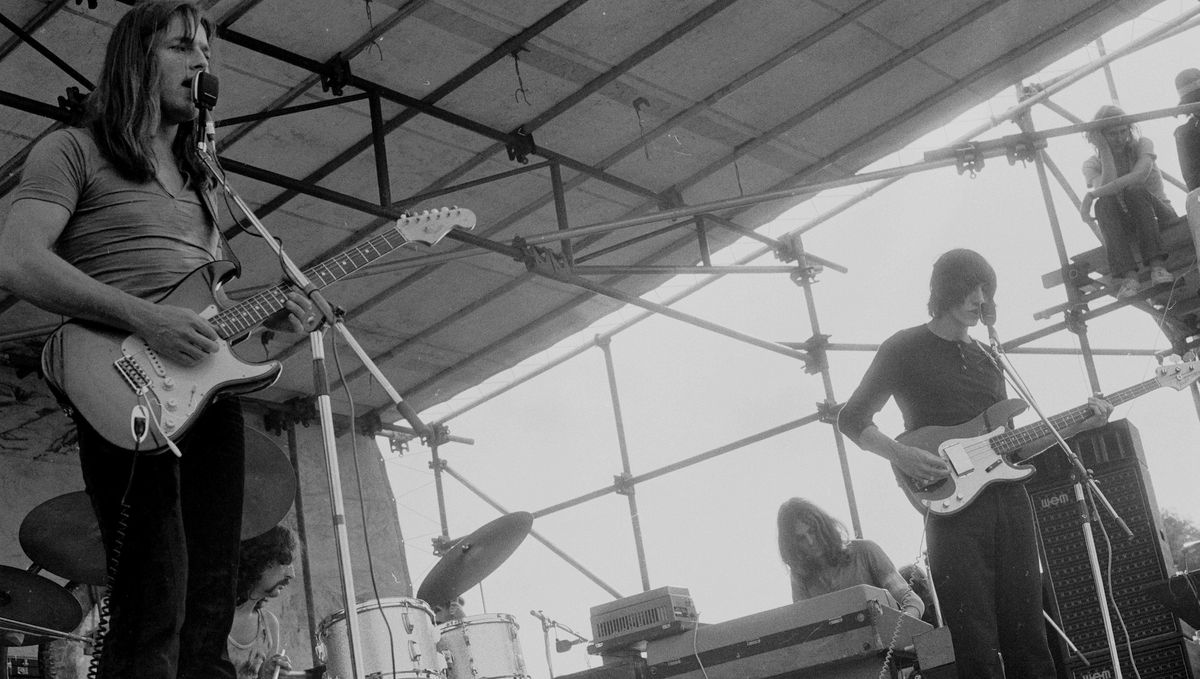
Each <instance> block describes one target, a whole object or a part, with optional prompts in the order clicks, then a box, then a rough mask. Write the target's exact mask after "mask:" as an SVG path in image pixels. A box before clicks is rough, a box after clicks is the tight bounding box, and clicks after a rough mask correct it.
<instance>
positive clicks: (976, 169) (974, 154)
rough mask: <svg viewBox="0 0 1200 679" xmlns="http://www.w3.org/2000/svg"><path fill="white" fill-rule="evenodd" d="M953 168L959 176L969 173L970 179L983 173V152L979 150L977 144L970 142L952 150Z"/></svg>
mask: <svg viewBox="0 0 1200 679" xmlns="http://www.w3.org/2000/svg"><path fill="white" fill-rule="evenodd" d="M954 167H955V168H957V169H958V173H959V174H963V173H964V172H969V173H970V174H971V179H974V178H975V176H976V175H978V174H979V173H980V172H981V171H983V151H981V150H980V148H979V144H977V143H975V142H971V143H969V144H966V145H965V146H960V147H958V148H956V149H954Z"/></svg>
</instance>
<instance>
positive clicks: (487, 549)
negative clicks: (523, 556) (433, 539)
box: [417, 512, 533, 606]
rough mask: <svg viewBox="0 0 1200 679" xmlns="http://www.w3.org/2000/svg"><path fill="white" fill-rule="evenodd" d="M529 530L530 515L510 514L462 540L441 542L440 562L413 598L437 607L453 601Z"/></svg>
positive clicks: (514, 547) (509, 552)
mask: <svg viewBox="0 0 1200 679" xmlns="http://www.w3.org/2000/svg"><path fill="white" fill-rule="evenodd" d="M532 527H533V514H530V513H529V512H513V513H511V514H505V515H504V516H501V517H500V518H498V519H494V520H492V521H490V522H488V523H486V524H484V525H483V526H481V527H479V528H478V529H476V530H475V531H474V532H473V533H471V534H470V535H468V536H466V537H464V538H459V539H458V540H453V541H445V542H446V546H445V547H444V548H443V553H442V558H441V559H440V560H439V561H438V562H437V563H436V564H434V566H433V569H432V570H430V571H429V575H426V576H425V580H423V581H422V582H421V586H420V588H418V590H417V598H418V599H420V600H421V601H428V602H430V603H432V604H435V605H439V606H440V605H443V604H445V603H447V602H449V601H453V600H454V599H455V598H457V597H458V596H459V595H460V594H462V593H463V592H466V591H467V590H469V589H471V588H472V587H474V586H475V585H477V584H479V583H480V582H482V581H483V579H484V578H486V577H487V576H488V575H490V574H491V573H492V572H493V571H495V570H496V569H497V568H499V567H500V564H502V563H504V561H505V559H507V558H508V557H510V556H512V553H513V552H515V551H517V547H519V546H520V545H521V542H522V541H523V540H524V539H525V536H527V535H529V530H530V529H531V528H532Z"/></svg>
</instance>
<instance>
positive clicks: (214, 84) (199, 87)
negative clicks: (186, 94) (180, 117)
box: [192, 71, 221, 110]
mask: <svg viewBox="0 0 1200 679" xmlns="http://www.w3.org/2000/svg"><path fill="white" fill-rule="evenodd" d="M220 92H221V83H220V82H219V81H218V80H217V76H215V75H213V74H211V73H209V72H208V71H200V72H199V73H197V74H196V77H194V78H192V103H193V104H195V105H196V106H197V107H199V108H202V109H205V110H211V109H212V107H214V106H216V105H217V97H218V95H219V94H220Z"/></svg>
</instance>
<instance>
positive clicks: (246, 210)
mask: <svg viewBox="0 0 1200 679" xmlns="http://www.w3.org/2000/svg"><path fill="white" fill-rule="evenodd" d="M197 152H198V156H199V157H200V160H202V161H203V162H204V166H205V167H206V168H208V170H209V173H210V174H211V175H212V178H214V179H216V181H217V182H218V184H220V185H221V187H222V188H224V191H226V193H227V194H228V196H229V197H230V198H232V199H233V202H234V204H235V205H236V206H238V209H239V210H240V211H241V212H242V215H244V216H245V217H246V220H247V221H248V222H250V223H251V224H252V226H253V227H254V230H256V232H258V234H259V235H260V236H262V238H263V241H264V242H265V244H266V245H268V246H269V247H270V248H271V250H272V251H274V252H275V256H276V257H277V258H278V260H280V263H281V264H282V266H283V272H284V276H287V280H288V281H289V282H290V283H292V284H293V286H295V288H296V289H298V290H301V292H304V293H305V294H306V295H307V296H308V299H311V300H312V301H313V304H314V305H316V307H317V311H318V312H319V313H320V314H322V316H323V317H324V319H325V323H326V324H329V325H330V326H332V328H335V329H337V330H338V332H340V334H342V336H343V337H349V331H348V330H347V329H346V326H344V324H342V323H341V320H340V319H338V317H337V314H336V313H335V312H334V310H332V307H330V305H329V302H326V301H325V299H324V296H323V295H322V294H320V293H319V292H318V289H317V287H316V286H314V284H313V283H312V281H310V280H308V277H307V276H305V274H304V272H302V271H301V270H300V268H299V266H296V265H295V263H294V262H293V260H292V258H290V257H288V254H287V253H286V252H284V251H283V248H282V246H280V244H278V241H276V240H275V236H272V235H271V234H270V232H268V230H266V227H265V226H263V223H262V222H260V221H259V220H258V217H257V216H256V215H254V211H253V210H251V209H250V205H247V204H246V202H245V200H242V199H241V197H240V196H239V194H238V192H236V191H234V188H233V187H232V186H229V182H228V181H227V180H226V178H224V175H223V173H222V172H221V170H220V168H218V167H217V163H216V160H215V158H214V156H212V154H211V152H210V150H209V148H208V146H206V145H204V144H200V145H199V146H198V149H197ZM324 338H325V331H324V330H323V326H322V325H318V326H317V328H316V329H314V330H313V331H312V332H310V334H308V344H310V348H311V350H312V362H313V381H314V390H313V391H314V392H316V393H314V396H316V398H317V410H318V414H319V416H320V432H322V443H323V445H324V450H325V469H326V471H328V476H329V494H330V505H331V511H332V522H334V536H335V540H336V542H337V570H338V575H340V579H341V585H342V603H343V606H344V608H343V611H344V612H346V625H347V641H348V642H349V647H350V669H352V672H353V674H354V677H355V678H359V679H361V678H362V674H360V672H359V667H362V648H361V642H360V639H361V635H360V626H359V617H358V601H356V600H355V596H354V591H355V590H354V572H353V567H352V563H350V543H349V535H348V533H347V524H346V504H344V501H343V499H342V479H341V473H340V469H338V463H337V440H336V437H335V433H334V408H332V402H331V399H330V395H329V375H328V373H326V371H325V343H324ZM350 345H352V347H353V348H354V351H355V353H356V354H358V355H359V357H360V359H361V360H362V362H364V365H366V366H367V367H368V368H370V369H371V371H372V374H373V375H376V378H377V379H378V380H379V383H380V384H383V385H385V387H386V389H388V393H389V395H390V396H392V398H394V399H396V401H397V408H401V403H402V402H401V401H400V395H398V393H396V391H395V390H394V389H391V385H390V384H389V383H388V380H386V379H385V378H384V377H383V373H380V372H378V371H379V369H378V367H377V366H376V365H374V362H373V361H371V359H370V356H367V355H366V353H365V351H364V350H362V348H361V347H360V345H359V343H358V342H353V341H352V342H350ZM406 408H407V411H408V413H412V415H413V417H415V416H416V414H415V413H413V411H412V408H408V407H407V404H404V407H403V408H401V414H404V415H406V416H407V414H408V413H406ZM418 422H420V420H418V421H416V422H413V425H414V428H416V429H418V431H422V429H427V427H426V426H425V425H421V426H420V427H418V425H416V423H418Z"/></svg>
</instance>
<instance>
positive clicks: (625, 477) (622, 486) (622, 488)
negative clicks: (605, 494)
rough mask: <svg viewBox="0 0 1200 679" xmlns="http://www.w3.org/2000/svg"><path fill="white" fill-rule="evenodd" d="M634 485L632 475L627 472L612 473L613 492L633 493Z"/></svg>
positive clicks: (621, 493) (619, 493) (620, 493)
mask: <svg viewBox="0 0 1200 679" xmlns="http://www.w3.org/2000/svg"><path fill="white" fill-rule="evenodd" d="M635 485H636V484H635V483H634V482H633V477H632V476H630V475H629V474H628V473H622V474H614V475H613V492H615V493H616V494H617V495H633V488H634V486H635Z"/></svg>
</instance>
